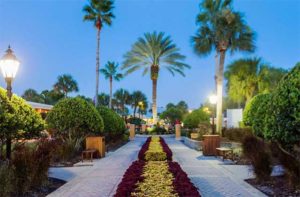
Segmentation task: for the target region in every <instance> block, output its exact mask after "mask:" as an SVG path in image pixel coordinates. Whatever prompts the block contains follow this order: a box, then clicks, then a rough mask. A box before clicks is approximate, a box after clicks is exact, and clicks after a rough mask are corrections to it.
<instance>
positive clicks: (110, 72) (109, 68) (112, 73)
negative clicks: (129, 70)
mask: <svg viewBox="0 0 300 197" xmlns="http://www.w3.org/2000/svg"><path fill="white" fill-rule="evenodd" d="M118 67H119V64H117V63H115V62H110V61H108V62H107V64H106V65H105V68H102V69H100V72H101V73H102V74H104V77H105V79H109V108H112V83H113V80H115V81H120V80H121V79H122V78H123V75H122V74H121V73H118Z"/></svg>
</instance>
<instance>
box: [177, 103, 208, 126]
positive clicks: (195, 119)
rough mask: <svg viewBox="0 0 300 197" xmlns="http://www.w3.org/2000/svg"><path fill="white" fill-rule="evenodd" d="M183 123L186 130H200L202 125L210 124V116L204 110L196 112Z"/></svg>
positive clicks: (189, 115)
mask: <svg viewBox="0 0 300 197" xmlns="http://www.w3.org/2000/svg"><path fill="white" fill-rule="evenodd" d="M183 123H184V127H186V128H189V129H194V128H198V127H199V124H200V123H209V114H208V113H207V112H205V111H204V110H203V108H200V109H197V110H194V111H192V112H191V113H190V114H188V115H187V116H186V117H185V119H184V120H183Z"/></svg>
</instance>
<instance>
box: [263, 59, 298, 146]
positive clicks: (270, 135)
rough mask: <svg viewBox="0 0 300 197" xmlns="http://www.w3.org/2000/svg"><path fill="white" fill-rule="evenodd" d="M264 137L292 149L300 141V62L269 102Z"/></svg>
mask: <svg viewBox="0 0 300 197" xmlns="http://www.w3.org/2000/svg"><path fill="white" fill-rule="evenodd" d="M266 113H267V117H266V120H265V127H264V136H265V137H266V138H267V139H271V140H274V141H278V142H280V143H281V144H282V145H283V146H284V147H285V148H288V149H291V148H292V146H293V145H294V144H297V143H299V141H300V62H299V63H297V64H296V66H295V67H294V68H293V69H292V70H291V71H290V72H289V73H288V74H287V75H285V76H284V77H283V79H282V80H281V81H280V82H279V85H278V87H277V88H276V90H275V92H274V94H273V96H272V100H271V102H269V106H268V111H267V112H266Z"/></svg>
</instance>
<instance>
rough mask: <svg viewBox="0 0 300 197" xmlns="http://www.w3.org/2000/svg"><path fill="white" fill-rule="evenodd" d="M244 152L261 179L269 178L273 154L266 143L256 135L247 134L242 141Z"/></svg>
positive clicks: (257, 176)
mask: <svg viewBox="0 0 300 197" xmlns="http://www.w3.org/2000/svg"><path fill="white" fill-rule="evenodd" d="M242 148H243V154H244V156H245V157H246V158H247V159H249V160H250V162H251V164H252V166H253V170H254V174H255V175H256V178H257V179H258V180H259V181H263V180H268V179H269V178H270V175H271V172H272V166H271V156H270V153H269V152H268V151H267V146H266V145H265V143H264V142H263V141H262V140H261V139H259V138H257V137H255V136H247V137H245V138H244V140H243V143H242Z"/></svg>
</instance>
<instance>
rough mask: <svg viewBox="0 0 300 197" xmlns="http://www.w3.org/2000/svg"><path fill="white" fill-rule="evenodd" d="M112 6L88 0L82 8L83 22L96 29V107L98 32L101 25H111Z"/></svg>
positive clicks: (102, 0) (100, 0)
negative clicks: (89, 23) (90, 24)
mask: <svg viewBox="0 0 300 197" xmlns="http://www.w3.org/2000/svg"><path fill="white" fill-rule="evenodd" d="M113 8H114V6H113V1H112V0H90V1H89V4H88V5H85V6H84V7H83V11H84V13H85V15H84V17H83V20H84V21H90V22H93V23H94V26H95V27H96V29H97V51H96V94H95V106H97V105H98V91H99V68H100V58H99V57H100V31H101V29H102V27H103V25H104V24H105V25H108V26H110V25H111V22H112V19H113V18H114V17H115V16H114V15H113V13H112V10H113Z"/></svg>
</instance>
